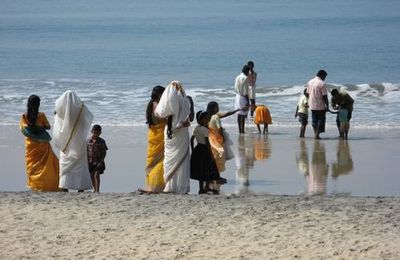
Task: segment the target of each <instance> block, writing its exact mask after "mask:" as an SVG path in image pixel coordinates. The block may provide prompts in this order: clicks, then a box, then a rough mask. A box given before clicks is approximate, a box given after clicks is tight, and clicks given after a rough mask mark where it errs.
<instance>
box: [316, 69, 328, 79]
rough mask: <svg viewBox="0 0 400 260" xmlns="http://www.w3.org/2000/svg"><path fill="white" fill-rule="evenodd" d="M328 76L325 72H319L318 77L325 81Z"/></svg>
mask: <svg viewBox="0 0 400 260" xmlns="http://www.w3.org/2000/svg"><path fill="white" fill-rule="evenodd" d="M326 76H328V73H327V72H326V71H325V70H319V71H318V73H317V77H318V78H320V79H322V80H325V78H326Z"/></svg>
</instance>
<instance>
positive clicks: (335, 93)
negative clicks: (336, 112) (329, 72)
mask: <svg viewBox="0 0 400 260" xmlns="http://www.w3.org/2000/svg"><path fill="white" fill-rule="evenodd" d="M331 94H332V96H336V95H337V94H339V91H338V90H337V89H335V88H334V89H332V91H331Z"/></svg>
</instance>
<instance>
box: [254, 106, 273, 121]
mask: <svg viewBox="0 0 400 260" xmlns="http://www.w3.org/2000/svg"><path fill="white" fill-rule="evenodd" d="M254 123H255V124H257V125H258V124H269V125H270V124H272V117H271V113H270V112H269V109H268V107H266V106H264V105H257V107H256V110H255V111H254Z"/></svg>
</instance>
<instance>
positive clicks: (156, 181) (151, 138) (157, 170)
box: [146, 121, 165, 192]
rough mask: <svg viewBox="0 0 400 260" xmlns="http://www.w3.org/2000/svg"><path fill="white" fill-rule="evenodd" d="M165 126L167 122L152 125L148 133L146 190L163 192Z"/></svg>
mask: <svg viewBox="0 0 400 260" xmlns="http://www.w3.org/2000/svg"><path fill="white" fill-rule="evenodd" d="M164 128H165V122H164V121H162V122H160V123H158V124H155V125H152V126H151V127H150V128H149V132H148V135H147V139H148V142H149V144H148V147H147V160H146V190H147V191H148V192H162V191H163V190H164V188H165V182H164V165H163V163H164Z"/></svg>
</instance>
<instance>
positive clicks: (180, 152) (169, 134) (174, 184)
mask: <svg viewBox="0 0 400 260" xmlns="http://www.w3.org/2000/svg"><path fill="white" fill-rule="evenodd" d="M155 114H156V115H157V116H158V117H161V118H168V127H167V128H166V130H165V133H164V135H165V138H164V142H165V149H164V181H165V189H164V192H171V193H183V194H184V193H188V192H189V191H190V152H189V131H188V127H189V125H190V123H189V114H190V102H189V99H188V98H187V96H186V94H185V90H184V89H183V86H182V84H181V83H180V82H179V81H172V82H171V83H170V84H169V85H168V86H167V87H166V89H165V91H164V93H163V95H162V96H161V99H160V101H159V103H158V105H157V108H156V110H155Z"/></svg>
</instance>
